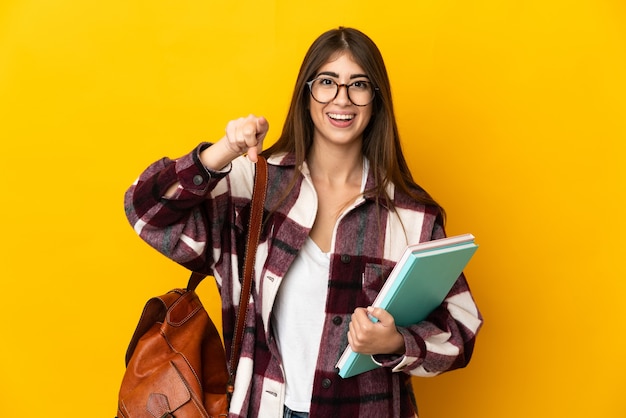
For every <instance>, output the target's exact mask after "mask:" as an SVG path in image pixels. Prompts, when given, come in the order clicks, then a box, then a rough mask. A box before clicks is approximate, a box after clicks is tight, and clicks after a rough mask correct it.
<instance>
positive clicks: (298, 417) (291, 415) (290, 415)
mask: <svg viewBox="0 0 626 418" xmlns="http://www.w3.org/2000/svg"><path fill="white" fill-rule="evenodd" d="M284 418H309V413H308V412H296V411H292V410H291V409H289V408H287V407H286V406H285V414H284Z"/></svg>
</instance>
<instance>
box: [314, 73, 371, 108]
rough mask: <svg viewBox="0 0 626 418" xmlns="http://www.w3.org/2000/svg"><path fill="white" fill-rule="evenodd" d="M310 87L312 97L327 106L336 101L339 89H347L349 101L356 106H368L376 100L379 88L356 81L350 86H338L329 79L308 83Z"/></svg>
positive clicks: (322, 78)
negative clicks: (375, 96)
mask: <svg viewBox="0 0 626 418" xmlns="http://www.w3.org/2000/svg"><path fill="white" fill-rule="evenodd" d="M306 84H307V85H308V86H309V91H310V92H311V97H313V99H314V100H315V101H316V102H318V103H322V104H327V103H330V102H332V101H333V100H335V97H337V95H338V94H339V87H345V88H346V93H347V95H348V99H349V100H350V101H351V102H352V104H354V105H355V106H367V105H368V104H370V103H372V101H373V100H374V95H375V93H376V90H378V87H374V86H372V83H370V82H369V81H365V80H359V81H355V82H353V83H350V84H338V83H337V82H336V81H335V80H333V79H332V78H328V77H318V78H316V79H313V80H311V81H307V83H306Z"/></svg>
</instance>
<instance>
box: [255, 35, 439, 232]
mask: <svg viewBox="0 0 626 418" xmlns="http://www.w3.org/2000/svg"><path fill="white" fill-rule="evenodd" d="M342 52H346V53H349V54H350V55H351V57H352V58H353V59H354V61H355V62H356V63H357V64H359V65H360V66H361V67H362V68H363V70H364V71H365V73H366V74H367V75H368V77H369V79H370V81H371V82H372V83H373V85H374V86H376V87H377V88H378V90H377V91H376V96H375V98H374V102H373V103H372V105H373V109H372V117H371V120H370V122H369V124H368V126H367V128H366V129H365V131H364V132H363V150H362V151H363V154H364V155H365V157H366V158H367V159H368V160H369V162H370V167H371V169H372V170H373V174H374V178H375V186H374V188H373V189H370V190H366V191H365V194H366V195H368V196H372V197H374V198H375V199H377V200H378V199H381V198H382V199H385V200H386V201H387V202H388V203H389V205H390V206H391V205H392V202H391V199H390V198H389V196H388V195H387V192H386V188H387V186H388V185H389V183H393V184H394V185H395V187H396V188H398V189H400V190H401V191H402V192H404V193H406V194H408V195H409V196H411V197H412V198H414V199H415V200H417V201H418V202H420V203H423V204H425V205H427V206H431V207H434V209H436V211H437V212H438V215H439V218H440V219H439V221H440V222H441V223H443V222H444V218H445V212H444V210H443V208H442V207H441V206H439V204H437V202H436V201H435V200H434V199H433V198H432V197H431V196H430V195H429V194H428V193H427V192H426V191H425V190H424V189H423V188H421V187H420V186H419V185H418V184H417V183H415V181H414V180H413V176H412V175H411V172H410V170H409V168H408V165H407V163H406V160H405V158H404V155H403V153H402V147H401V145H400V136H399V134H398V127H397V124H396V118H395V114H394V110H393V102H392V99H391V85H390V83H389V76H388V75H387V69H386V67H385V63H384V61H383V57H382V55H381V53H380V51H379V49H378V47H377V46H376V44H375V43H374V42H373V41H372V40H371V39H370V38H369V37H368V36H367V35H365V34H364V33H362V32H361V31H359V30H357V29H353V28H346V27H339V28H337V29H332V30H329V31H327V32H325V33H323V34H322V35H320V36H319V37H318V38H317V39H316V40H315V41H314V42H313V44H312V45H311V47H310V48H309V50H308V51H307V53H306V55H305V57H304V60H303V61H302V65H301V66H300V72H299V73H298V78H297V80H296V85H295V88H294V91H293V96H292V99H291V105H290V107H289V112H288V114H287V118H286V120H285V124H284V126H283V131H282V133H281V135H280V137H279V138H278V140H277V141H276V143H274V144H273V145H272V146H271V147H269V148H268V149H267V150H265V151H264V152H263V154H264V155H270V154H276V153H281V152H290V153H294V154H295V160H296V161H295V163H296V166H297V167H300V166H301V165H302V164H303V163H304V160H305V159H306V156H307V154H308V151H309V149H310V147H311V144H312V142H313V132H314V126H313V121H312V119H311V115H310V112H309V109H308V107H309V106H308V104H309V101H310V100H311V99H310V94H309V90H308V87H307V85H306V82H307V81H310V80H312V79H313V78H314V77H315V75H316V74H317V71H318V70H319V69H320V68H321V67H322V66H323V65H324V64H325V63H326V62H328V61H329V60H330V59H331V58H332V57H333V56H336V55H337V54H338V53H342ZM294 183H295V178H294V181H293V182H292V184H291V185H290V186H289V187H288V188H287V191H286V193H288V191H289V190H291V188H292V187H293V185H294Z"/></svg>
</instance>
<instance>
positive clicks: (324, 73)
mask: <svg viewBox="0 0 626 418" xmlns="http://www.w3.org/2000/svg"><path fill="white" fill-rule="evenodd" d="M322 75H325V76H328V77H334V78H339V74H337V73H334V72H332V71H322V72H321V73H319V74H317V76H316V77H319V76H322ZM355 78H367V79H369V77H368V76H367V74H352V75H351V76H350V80H353V79H355Z"/></svg>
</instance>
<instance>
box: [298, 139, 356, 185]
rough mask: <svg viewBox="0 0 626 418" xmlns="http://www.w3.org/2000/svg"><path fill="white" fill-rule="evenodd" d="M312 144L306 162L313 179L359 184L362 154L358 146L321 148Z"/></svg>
mask: <svg viewBox="0 0 626 418" xmlns="http://www.w3.org/2000/svg"><path fill="white" fill-rule="evenodd" d="M321 148H322V147H319V146H318V147H316V146H315V145H313V146H312V147H311V150H310V152H309V155H308V156H307V164H308V166H309V171H310V172H311V177H312V178H313V180H314V181H322V182H325V183H328V184H330V185H336V186H341V185H346V184H358V185H360V184H361V179H362V175H363V155H362V154H361V148H360V147H358V148H357V147H352V148H350V149H346V148H342V149H321Z"/></svg>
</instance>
